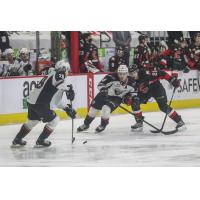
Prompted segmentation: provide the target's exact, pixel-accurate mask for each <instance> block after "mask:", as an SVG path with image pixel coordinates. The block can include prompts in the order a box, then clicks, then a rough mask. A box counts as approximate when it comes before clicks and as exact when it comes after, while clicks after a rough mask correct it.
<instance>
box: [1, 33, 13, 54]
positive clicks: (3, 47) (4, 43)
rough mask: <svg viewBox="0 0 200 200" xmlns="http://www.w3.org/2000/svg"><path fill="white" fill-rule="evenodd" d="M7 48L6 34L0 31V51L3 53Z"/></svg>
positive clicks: (8, 43) (8, 45) (7, 38)
mask: <svg viewBox="0 0 200 200" xmlns="http://www.w3.org/2000/svg"><path fill="white" fill-rule="evenodd" d="M8 48H11V47H10V41H9V37H8V34H7V32H6V31H0V49H1V51H2V52H4V51H5V50H6V49H8Z"/></svg>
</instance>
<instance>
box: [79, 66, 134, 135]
mask: <svg viewBox="0 0 200 200" xmlns="http://www.w3.org/2000/svg"><path fill="white" fill-rule="evenodd" d="M134 87H135V81H134V80H133V79H132V78H131V77H130V76H128V68H127V66H126V65H120V66H119V68H118V70H117V73H114V74H112V75H107V76H105V77H104V78H103V80H102V81H101V82H100V83H99V84H98V89H99V90H100V92H99V93H98V94H97V95H96V97H95V98H94V100H93V101H92V103H91V105H90V110H89V112H88V114H87V116H86V118H85V120H84V124H83V125H81V126H80V127H78V129H77V132H81V131H84V130H87V129H88V128H89V126H90V124H91V122H92V121H93V120H94V118H95V116H96V113H97V111H99V110H101V124H100V125H99V126H98V127H97V128H96V132H101V131H103V130H104V129H105V128H106V126H107V125H108V123H109V118H110V114H111V113H112V112H113V111H114V110H115V109H116V108H117V107H118V106H119V105H120V104H121V103H122V102H123V98H124V97H125V96H126V95H128V94H129V95H130V96H131V97H132V98H133V97H134V96H135V88H134Z"/></svg>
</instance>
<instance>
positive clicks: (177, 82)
mask: <svg viewBox="0 0 200 200" xmlns="http://www.w3.org/2000/svg"><path fill="white" fill-rule="evenodd" d="M170 83H171V84H172V85H173V87H175V88H178V87H179V86H180V80H178V79H177V78H176V77H172V78H171V80H170Z"/></svg>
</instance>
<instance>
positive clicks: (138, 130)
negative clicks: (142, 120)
mask: <svg viewBox="0 0 200 200" xmlns="http://www.w3.org/2000/svg"><path fill="white" fill-rule="evenodd" d="M131 131H132V132H137V133H138V132H143V128H137V129H132V128H131Z"/></svg>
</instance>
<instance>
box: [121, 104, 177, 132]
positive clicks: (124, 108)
mask: <svg viewBox="0 0 200 200" xmlns="http://www.w3.org/2000/svg"><path fill="white" fill-rule="evenodd" d="M119 107H120V108H121V109H123V110H124V111H126V112H127V113H129V114H131V115H133V116H135V115H134V114H133V113H132V112H131V111H129V110H128V109H126V108H124V107H123V106H121V105H120V106H119ZM142 121H143V122H144V123H145V124H147V125H149V126H151V127H152V128H154V129H155V130H157V131H158V133H159V132H161V133H162V134H164V135H171V134H174V133H176V132H177V131H178V130H177V129H175V130H172V131H162V130H161V131H160V129H158V128H157V127H155V126H154V125H153V124H151V123H149V122H147V121H146V120H144V118H143V119H142Z"/></svg>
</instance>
